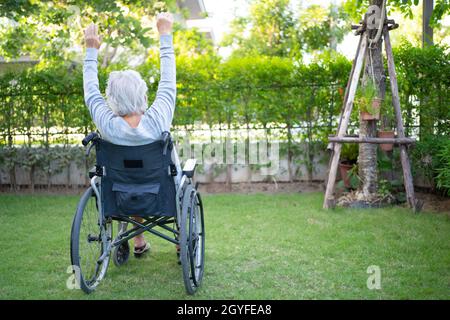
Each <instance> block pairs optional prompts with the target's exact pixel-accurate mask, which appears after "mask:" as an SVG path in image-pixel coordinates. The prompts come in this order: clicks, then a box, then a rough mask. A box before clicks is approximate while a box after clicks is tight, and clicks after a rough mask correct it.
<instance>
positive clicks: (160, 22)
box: [156, 12, 173, 35]
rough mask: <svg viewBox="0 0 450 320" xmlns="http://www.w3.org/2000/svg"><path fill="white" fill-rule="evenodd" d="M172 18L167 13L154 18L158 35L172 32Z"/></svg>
mask: <svg viewBox="0 0 450 320" xmlns="http://www.w3.org/2000/svg"><path fill="white" fill-rule="evenodd" d="M172 25H173V16H172V14H171V13H169V12H162V13H160V14H158V16H157V17H156V27H157V28H158V32H159V34H160V35H164V34H170V33H171V32H172Z"/></svg>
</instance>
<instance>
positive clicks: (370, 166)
mask: <svg viewBox="0 0 450 320" xmlns="http://www.w3.org/2000/svg"><path fill="white" fill-rule="evenodd" d="M382 4H383V0H371V5H377V6H378V7H380V11H381V6H382ZM376 33H377V28H375V29H372V30H368V35H369V37H370V38H371V39H373V38H375V35H376ZM382 39H383V37H380V39H379V41H378V42H377V43H374V44H373V45H372V46H369V48H368V50H367V56H366V58H365V61H366V64H365V69H364V75H363V83H362V85H363V86H364V85H365V84H366V83H367V82H368V81H373V80H374V81H375V84H376V86H377V87H378V93H379V97H381V98H384V95H385V91H386V77H385V74H384V66H383V55H382V45H383V43H382V42H383V41H382ZM376 134H377V122H376V121H363V120H361V117H360V120H359V135H360V137H372V138H374V137H376ZM358 174H359V177H360V179H361V186H360V192H361V194H362V196H363V198H364V199H370V198H371V197H372V196H373V195H374V194H376V193H377V190H378V170H377V145H376V144H367V143H361V144H360V145H359V157H358Z"/></svg>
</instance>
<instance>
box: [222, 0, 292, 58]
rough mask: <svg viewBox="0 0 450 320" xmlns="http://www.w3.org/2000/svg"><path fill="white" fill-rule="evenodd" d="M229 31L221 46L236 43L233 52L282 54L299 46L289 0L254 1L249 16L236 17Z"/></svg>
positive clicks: (239, 53)
mask: <svg viewBox="0 0 450 320" xmlns="http://www.w3.org/2000/svg"><path fill="white" fill-rule="evenodd" d="M231 30H232V31H231V33H230V34H229V35H227V36H226V37H225V38H224V40H223V45H224V46H229V45H234V46H237V47H238V49H237V50H235V52H234V54H235V55H240V56H242V55H252V54H259V55H268V56H280V57H284V56H290V55H291V54H292V52H295V48H297V47H298V44H297V41H298V31H297V29H296V24H295V20H294V14H293V11H292V9H291V6H290V0H257V1H253V2H252V4H251V6H250V15H249V16H248V17H239V18H236V19H235V20H234V21H233V22H232V24H231ZM246 31H248V36H247V35H246Z"/></svg>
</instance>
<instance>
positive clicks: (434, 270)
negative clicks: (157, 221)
mask: <svg viewBox="0 0 450 320" xmlns="http://www.w3.org/2000/svg"><path fill="white" fill-rule="evenodd" d="M322 197H323V196H322V194H319V193H312V194H276V195H263V194H256V195H237V194H227V195H225V194H224V195H209V196H205V197H204V202H205V211H206V228H207V229H206V232H207V238H206V246H207V247H206V270H205V278H204V283H203V286H202V288H201V290H200V291H199V292H198V293H197V295H195V296H194V297H190V296H187V295H186V294H185V292H184V286H183V280H182V277H181V269H180V267H179V266H178V265H177V263H176V259H175V248H174V246H173V245H172V244H170V243H168V242H165V241H164V240H160V239H159V238H156V237H154V236H151V235H148V236H147V238H148V239H150V241H151V244H152V252H151V254H150V255H149V256H147V257H146V258H144V259H140V260H137V259H134V258H130V261H129V262H128V264H127V265H125V266H123V267H121V268H117V267H116V266H114V264H113V263H112V262H111V264H110V267H109V270H108V274H107V276H106V278H105V279H104V280H103V282H102V283H101V284H100V286H99V288H98V289H97V290H96V292H94V293H93V294H91V295H85V294H84V293H83V292H81V291H80V290H69V289H67V288H66V281H67V278H68V277H69V274H68V273H66V271H67V268H68V267H69V265H70V257H69V243H70V227H71V222H72V216H73V213H74V208H75V206H76V203H77V201H78V199H79V198H78V197H76V196H44V195H36V196H30V195H0V253H1V256H0V259H1V260H0V299H185V298H188V299H448V298H449V297H450V268H449V266H450V219H449V216H448V215H444V214H431V213H421V214H412V213H410V211H408V210H407V209H403V208H396V207H395V208H385V209H376V210H375V209H374V210H351V209H348V210H346V209H337V210H335V211H325V210H322V209H321V203H322ZM370 265H377V266H379V267H380V270H381V289H380V290H369V289H368V288H367V285H366V283H367V279H368V277H369V274H368V273H367V268H368V267H369V266H370Z"/></svg>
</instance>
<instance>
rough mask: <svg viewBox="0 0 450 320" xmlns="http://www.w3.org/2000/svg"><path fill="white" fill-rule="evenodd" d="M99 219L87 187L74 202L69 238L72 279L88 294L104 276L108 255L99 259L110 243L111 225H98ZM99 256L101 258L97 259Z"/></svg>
mask: <svg viewBox="0 0 450 320" xmlns="http://www.w3.org/2000/svg"><path fill="white" fill-rule="evenodd" d="M99 217H100V215H99V212H98V205H97V197H96V196H95V193H94V191H93V189H92V187H89V189H87V190H86V192H85V193H84V194H83V196H82V197H81V199H80V202H79V203H78V207H77V211H76V213H75V217H74V219H73V223H72V232H71V239H70V240H71V242H70V255H71V260H72V267H73V269H74V272H75V278H76V281H77V284H78V285H79V287H80V288H81V289H82V290H83V291H84V292H86V293H91V292H92V291H93V290H94V289H95V288H96V287H97V285H98V284H99V282H100V281H101V280H102V279H103V278H104V277H105V274H106V270H107V269H108V264H109V258H110V254H109V252H108V253H107V254H106V255H105V256H104V257H102V256H103V253H104V251H105V250H104V248H105V247H106V248H107V247H108V246H109V243H110V242H111V236H112V223H111V222H108V223H104V224H103V225H101V224H100V221H99ZM100 257H102V258H103V259H102V260H100Z"/></svg>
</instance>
